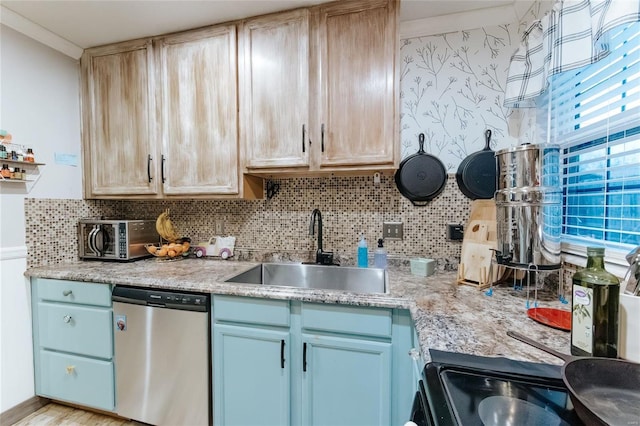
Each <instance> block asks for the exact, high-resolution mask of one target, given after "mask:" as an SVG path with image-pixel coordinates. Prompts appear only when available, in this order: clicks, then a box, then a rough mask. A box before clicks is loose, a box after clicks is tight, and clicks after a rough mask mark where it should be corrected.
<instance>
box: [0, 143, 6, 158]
mask: <svg viewBox="0 0 640 426" xmlns="http://www.w3.org/2000/svg"><path fill="white" fill-rule="evenodd" d="M0 159H2V160H6V159H7V147H6V146H4V145H0Z"/></svg>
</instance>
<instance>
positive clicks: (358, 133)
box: [318, 0, 399, 167]
mask: <svg viewBox="0 0 640 426" xmlns="http://www.w3.org/2000/svg"><path fill="white" fill-rule="evenodd" d="M397 8H398V5H397V2H396V1H395V0H373V1H352V2H334V3H331V4H329V5H327V6H322V5H321V6H320V8H319V27H318V35H319V49H320V70H321V78H320V114H319V118H320V120H321V122H320V126H321V144H322V147H321V148H322V149H321V152H322V153H321V159H320V163H321V164H320V165H321V166H322V167H326V166H328V167H331V166H349V165H355V166H357V165H372V164H397V162H398V158H397V157H398V155H399V150H398V144H397V143H395V141H396V139H397V136H398V135H397V122H398V116H397V108H398V106H397V101H398V98H397V96H396V95H395V93H396V90H397V89H396V87H397V82H396V76H395V72H394V69H395V66H396V65H395V63H396V56H395V52H396V50H397V49H398V46H397V40H398V35H397V13H398V11H397Z"/></svg>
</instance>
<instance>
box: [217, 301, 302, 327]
mask: <svg viewBox="0 0 640 426" xmlns="http://www.w3.org/2000/svg"><path fill="white" fill-rule="evenodd" d="M213 317H214V318H215V320H216V321H229V322H236V323H247V324H262V325H272V326H278V327H289V321H290V315H289V301H288V300H273V299H257V298H252V297H236V296H214V298H213Z"/></svg>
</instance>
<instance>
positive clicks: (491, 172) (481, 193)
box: [456, 129, 497, 200]
mask: <svg viewBox="0 0 640 426" xmlns="http://www.w3.org/2000/svg"><path fill="white" fill-rule="evenodd" d="M484 137H485V145H484V148H483V149H482V150H481V151H477V152H474V153H473V154H470V155H468V156H467V157H465V159H464V160H462V162H461V163H460V166H458V172H457V173H456V181H457V182H458V187H459V188H460V191H462V193H463V194H464V195H466V196H467V197H469V198H471V199H472V200H477V199H483V200H484V199H490V198H493V194H494V193H495V192H496V175H497V171H496V158H495V152H493V151H492V150H491V147H490V145H489V144H490V142H491V130H489V129H487V130H486V131H485V132H484Z"/></svg>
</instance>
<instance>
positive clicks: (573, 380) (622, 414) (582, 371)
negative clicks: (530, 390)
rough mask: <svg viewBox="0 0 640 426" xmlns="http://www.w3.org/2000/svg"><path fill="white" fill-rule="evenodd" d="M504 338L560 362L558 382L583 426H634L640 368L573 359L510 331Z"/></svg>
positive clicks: (638, 409)
mask: <svg viewBox="0 0 640 426" xmlns="http://www.w3.org/2000/svg"><path fill="white" fill-rule="evenodd" d="M507 335H509V336H511V337H513V338H514V339H518V340H520V341H522V342H524V343H527V344H529V345H531V346H533V347H536V348H538V349H541V350H543V351H545V352H548V353H550V354H551V355H554V356H557V357H558V358H560V359H563V360H564V362H565V364H564V366H563V367H562V380H563V381H564V384H565V385H566V386H567V388H568V389H569V395H570V396H571V402H572V403H573V408H575V410H576V413H577V414H578V417H580V420H582V421H583V422H584V423H585V424H587V425H604V426H606V425H631V424H638V419H640V364H637V363H635V362H631V361H625V360H622V359H615V358H592V357H574V356H571V355H565V354H563V353H560V352H558V351H555V350H553V349H551V348H549V347H547V346H545V345H543V344H541V343H538V342H536V341H535V340H531V339H529V338H528V337H525V336H523V335H522V334H519V333H516V332H513V331H507Z"/></svg>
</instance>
